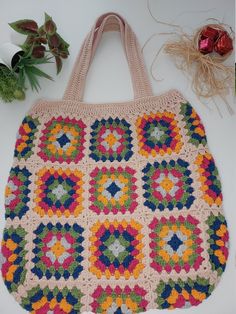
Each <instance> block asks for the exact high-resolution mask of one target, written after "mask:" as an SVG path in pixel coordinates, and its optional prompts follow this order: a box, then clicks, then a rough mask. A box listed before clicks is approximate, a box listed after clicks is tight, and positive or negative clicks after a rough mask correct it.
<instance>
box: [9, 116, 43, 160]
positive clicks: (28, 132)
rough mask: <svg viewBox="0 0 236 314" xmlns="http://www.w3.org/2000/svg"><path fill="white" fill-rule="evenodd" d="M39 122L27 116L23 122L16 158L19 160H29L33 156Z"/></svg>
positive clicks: (17, 143) (16, 146)
mask: <svg viewBox="0 0 236 314" xmlns="http://www.w3.org/2000/svg"><path fill="white" fill-rule="evenodd" d="M38 125H39V121H38V119H33V118H32V117H30V116H27V117H25V118H24V120H23V121H22V124H21V126H20V129H19V131H18V135H17V140H16V145H15V152H14V156H15V157H17V158H18V159H21V158H24V159H28V158H29V157H30V156H31V155H32V154H33V151H32V149H33V147H34V146H35V145H34V140H35V138H36V137H35V133H36V132H37V131H38Z"/></svg>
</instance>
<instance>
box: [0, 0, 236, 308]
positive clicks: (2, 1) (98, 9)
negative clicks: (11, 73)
mask: <svg viewBox="0 0 236 314" xmlns="http://www.w3.org/2000/svg"><path fill="white" fill-rule="evenodd" d="M150 3H151V8H152V12H153V14H154V15H155V16H156V17H157V18H159V19H161V20H164V21H166V22H172V23H176V24H181V25H182V26H184V28H185V30H187V31H191V30H194V29H195V28H196V27H198V26H200V25H201V24H204V22H205V19H207V18H209V17H214V18H218V19H219V20H221V21H224V22H225V23H228V24H230V25H232V26H233V25H234V1H233V0H198V1H195V0H177V1H173V0H151V1H150ZM44 11H46V12H47V13H48V14H49V15H52V16H53V18H54V19H55V21H56V23H57V25H58V31H59V33H60V34H61V35H62V36H63V37H65V39H66V40H67V41H68V42H69V43H70V44H71V47H70V52H71V55H70V58H69V59H68V60H67V61H66V62H65V63H64V65H63V70H62V73H61V74H60V76H59V77H55V68H54V66H51V65H50V66H47V67H45V68H44V69H45V70H47V72H48V73H49V74H51V75H53V76H54V77H55V82H49V81H42V84H41V86H42V90H41V91H40V93H39V94H38V95H37V94H33V93H32V92H31V91H29V92H28V93H27V99H26V101H24V102H14V103H11V104H5V103H1V102H0V144H1V145H0V156H1V157H0V158H1V159H0V160H1V163H0V208H1V211H0V215H1V216H0V234H1V235H2V230H3V226H4V199H3V195H4V188H5V185H6V182H7V176H8V172H9V169H10V167H11V163H12V156H13V149H14V143H15V136H16V132H17V129H18V127H19V125H20V123H21V120H22V119H23V117H24V115H25V113H26V111H27V110H28V109H29V108H30V107H31V105H32V104H33V102H34V101H35V100H36V99H38V98H50V99H58V98H61V97H62V95H63V92H64V89H65V87H66V82H67V81H68V78H69V74H70V72H71V69H72V65H73V62H74V60H75V57H76V55H77V53H78V50H79V47H80V45H81V43H82V40H83V39H84V37H85V35H86V34H87V32H88V31H89V30H90V28H91V26H92V24H93V22H94V21H95V19H96V18H97V17H98V16H99V15H100V14H102V13H104V12H107V11H115V12H118V13H120V14H122V15H123V16H124V17H125V18H126V19H127V20H128V22H129V23H130V24H131V26H132V27H133V29H134V31H135V32H136V34H137V36H138V38H139V41H140V43H141V45H143V44H144V42H145V41H146V40H147V38H148V37H149V36H151V35H152V34H153V33H155V32H163V31H170V29H169V28H167V27H165V26H163V25H160V24H157V23H156V22H155V21H154V20H153V19H152V18H151V16H150V14H149V12H148V10H147V4H146V1H145V0H119V1H115V0H86V1H82V0H70V1H67V0H50V1H45V0H41V1H35V0H21V1H17V0H15V1H13V0H0V44H1V43H3V42H6V41H9V40H11V39H12V40H14V41H15V40H16V36H15V35H14V34H13V31H12V30H11V29H10V28H9V27H8V25H7V23H9V22H12V21H15V20H17V19H22V18H34V19H35V20H36V21H38V23H39V24H40V23H41V22H43V13H44ZM18 39H19V38H18ZM166 39H167V38H166V37H165V36H156V37H155V38H154V39H153V40H152V41H151V42H150V43H149V44H148V46H147V47H146V48H145V50H144V56H145V61H146V64H147V66H148V67H150V65H151V62H152V60H153V58H154V56H155V54H156V52H157V50H158V49H159V48H160V47H161V45H162V44H163V43H164V40H166ZM15 42H16V43H17V41H15ZM231 61H232V62H233V57H232V58H231ZM154 72H155V73H156V75H157V76H158V78H160V79H162V81H160V82H156V81H154V80H152V86H153V90H154V93H155V94H159V93H162V92H165V91H167V90H169V89H171V88H177V89H179V90H180V91H181V92H182V93H183V94H184V96H185V97H186V98H187V99H188V100H189V101H190V102H191V103H192V105H193V106H194V107H195V108H196V110H197V111H198V113H199V114H200V116H201V118H202V120H203V123H204V125H205V128H206V132H207V137H208V142H209V145H210V149H211V151H212V153H213V155H214V157H215V161H216V163H217V166H218V169H219V172H220V176H221V180H222V185H223V195H224V206H225V213H226V218H227V220H228V225H229V230H230V235H231V241H230V244H231V248H230V257H229V261H228V264H227V268H226V271H225V274H224V275H223V277H222V280H221V281H220V284H219V285H218V287H217V289H216V290H215V291H214V293H213V294H212V296H211V297H210V298H209V299H208V300H207V301H205V302H203V304H201V305H200V306H198V307H196V308H191V309H189V310H187V313H189V314H193V313H196V314H197V313H199V314H222V313H224V314H235V313H236V305H235V297H236V272H235V244H236V240H235V231H236V206H235V204H236V202H235V195H236V183H235V182H236V166H235V162H236V142H235V135H236V115H234V116H229V114H228V113H227V111H226V110H225V108H224V105H223V104H222V103H219V106H220V107H221V108H222V114H223V119H222V118H220V116H219V114H218V113H217V111H216V110H215V108H214V106H213V105H214V104H213V103H212V102H210V103H209V104H208V105H209V106H210V107H212V108H213V109H212V110H211V111H209V110H208V109H207V108H206V106H204V105H203V104H201V103H200V102H199V101H198V100H197V98H196V96H195V95H194V94H193V92H192V91H191V87H190V82H189V81H188V80H187V79H186V78H185V77H184V76H183V74H182V73H181V72H180V71H178V70H177V69H176V68H175V66H174V63H173V62H172V60H171V59H170V58H169V57H168V56H166V55H164V54H161V55H160V57H159V59H158V61H157V63H156V65H155V68H154ZM149 74H150V73H149ZM108 77H109V79H107V78H108ZM132 97H133V92H132V86H131V80H130V75H129V70H128V67H127V63H126V60H125V58H124V53H123V49H122V46H121V43H120V40H119V34H118V33H110V34H105V35H104V36H103V39H102V42H101V45H100V46H99V48H98V51H97V54H96V57H95V60H94V62H93V64H92V67H91V70H90V73H89V76H88V80H87V88H86V93H85V99H84V100H85V101H91V102H103V101H105V102H111V101H125V100H130V99H131V98H132ZM230 101H231V105H232V106H234V108H235V105H234V104H233V98H231V100H230ZM1 235H0V237H1ZM167 312H168V311H162V313H163V314H165V313H167ZM21 313H26V312H25V311H24V310H23V309H22V308H21V307H20V306H19V305H18V304H17V303H16V302H15V301H14V299H13V298H12V297H11V296H10V294H9V293H8V292H7V289H6V288H5V286H4V284H3V282H2V280H0V314H21ZM149 313H159V311H150V312H149ZM168 313H169V312H168ZM172 313H176V314H177V313H179V314H181V313H186V310H174V311H172Z"/></svg>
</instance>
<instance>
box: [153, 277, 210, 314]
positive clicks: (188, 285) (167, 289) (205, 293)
mask: <svg viewBox="0 0 236 314" xmlns="http://www.w3.org/2000/svg"><path fill="white" fill-rule="evenodd" d="M213 289H214V285H211V284H210V282H209V279H206V278H200V277H197V278H196V280H192V279H190V278H187V280H182V279H180V278H179V279H178V280H177V281H173V280H172V279H170V280H169V281H168V282H164V281H160V283H159V284H158V286H157V289H156V294H157V299H156V303H157V305H158V309H169V310H173V309H177V308H189V307H191V306H196V305H198V304H200V303H202V301H204V300H205V299H206V298H208V297H209V296H210V295H211V293H212V291H213Z"/></svg>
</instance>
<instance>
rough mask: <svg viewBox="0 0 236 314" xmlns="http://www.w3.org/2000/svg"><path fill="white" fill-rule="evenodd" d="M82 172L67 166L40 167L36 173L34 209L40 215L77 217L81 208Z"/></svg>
mask: <svg viewBox="0 0 236 314" xmlns="http://www.w3.org/2000/svg"><path fill="white" fill-rule="evenodd" d="M82 178H83V174H82V172H80V171H79V170H71V169H68V168H65V169H62V168H59V169H55V168H53V167H51V168H42V169H41V170H39V171H38V173H37V179H36V182H35V184H36V186H37V189H35V199H34V201H35V204H36V206H35V207H34V211H35V212H37V213H38V214H39V215H40V216H41V217H44V216H45V215H47V216H49V217H52V216H53V215H56V216H57V217H61V216H65V217H67V218H68V217H70V216H73V217H78V215H79V214H80V213H81V211H82V210H83V207H82V201H83V197H82V193H83V188H82V186H83V183H84V182H83V179H82Z"/></svg>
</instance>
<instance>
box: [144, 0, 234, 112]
mask: <svg viewBox="0 0 236 314" xmlns="http://www.w3.org/2000/svg"><path fill="white" fill-rule="evenodd" d="M147 6H148V10H149V13H150V15H151V16H152V18H153V19H154V20H155V21H156V22H157V23H159V24H163V25H165V26H170V27H172V28H174V29H175V31H173V32H166V33H155V34H153V35H152V36H150V37H149V38H148V40H147V41H146V42H145V44H144V46H143V48H142V50H143V49H144V48H145V47H146V45H147V44H148V43H149V42H150V40H152V39H153V38H154V37H155V36H157V35H176V36H177V39H176V40H169V41H167V42H166V43H165V44H163V45H162V46H161V48H160V49H159V50H158V51H157V53H156V55H155V57H154V59H153V61H152V64H151V67H150V72H151V75H152V77H153V79H154V80H156V81H160V79H157V78H156V77H155V74H154V71H153V68H154V65H155V63H156V61H157V58H158V56H159V54H160V53H161V51H162V50H164V52H165V53H167V54H168V55H170V56H172V57H173V58H174V62H175V65H176V67H177V68H178V69H179V70H181V71H183V72H184V73H185V74H186V75H187V76H188V77H189V78H191V79H192V89H193V91H194V93H195V94H196V95H197V97H198V99H200V100H202V98H212V99H213V102H214V103H215V105H216V108H217V111H218V112H219V114H220V116H222V115H221V112H220V109H219V107H218V106H217V103H216V102H215V99H214V98H215V97H219V98H220V99H221V100H222V101H223V102H224V103H225V104H226V107H227V109H228V111H229V113H230V114H233V113H234V110H233V109H232V108H231V106H230V105H229V103H228V101H227V99H226V98H227V95H228V94H229V93H230V91H232V90H233V88H234V79H235V76H234V67H233V66H228V65H226V64H224V61H225V60H226V59H227V58H228V57H229V55H230V54H231V53H232V51H230V52H229V53H228V54H226V55H224V56H220V55H218V54H216V53H211V54H206V55H204V54H202V53H201V52H200V51H199V50H198V42H199V39H200V35H201V32H202V29H203V28H202V27H200V28H199V29H197V30H196V32H195V33H194V34H193V35H189V34H187V33H186V32H184V31H183V29H182V27H181V26H179V25H177V24H171V23H166V22H163V21H159V20H158V19H157V18H156V17H155V16H154V15H153V14H152V11H151V9H150V3H149V0H148V1H147ZM209 20H214V21H217V20H216V19H213V18H211V19H208V21H209ZM206 26H209V27H213V28H216V29H219V30H223V31H225V29H226V27H228V28H229V29H230V33H231V34H232V33H233V30H232V28H230V27H229V26H228V25H227V24H224V23H220V22H219V21H218V23H212V24H207V25H205V26H204V27H206Z"/></svg>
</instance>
